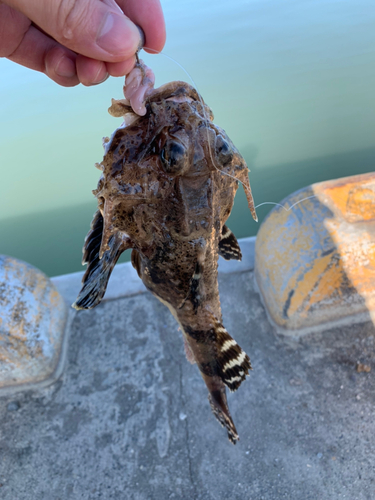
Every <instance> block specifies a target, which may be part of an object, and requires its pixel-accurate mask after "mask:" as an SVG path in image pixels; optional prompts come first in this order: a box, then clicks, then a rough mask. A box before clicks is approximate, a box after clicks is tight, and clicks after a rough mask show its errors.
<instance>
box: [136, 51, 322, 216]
mask: <svg viewBox="0 0 375 500" xmlns="http://www.w3.org/2000/svg"><path fill="white" fill-rule="evenodd" d="M142 48H143V49H147V50H149V51H150V52H152V53H153V54H156V55H162V56H164V57H166V58H167V59H169V60H170V61H172V62H174V63H175V64H176V65H177V66H178V67H179V68H180V69H182V71H183V72H184V73H185V74H186V76H187V77H188V78H189V79H190V81H191V83H192V85H193V87H194V88H195V90H196V91H197V92H198V97H199V101H200V103H201V106H202V110H203V114H204V118H205V120H206V122H207V124H210V123H211V122H210V120H209V118H208V116H207V111H206V105H205V104H204V102H203V99H202V96H201V94H200V92H199V89H198V86H197V84H196V83H195V81H194V79H193V77H192V76H191V75H190V73H189V72H188V71H187V69H185V68H184V67H183V66H182V64H180V63H179V62H178V61H176V59H174V58H173V57H171V56H169V55H168V54H166V53H165V52H157V51H156V50H154V49H151V48H149V47H142ZM137 61H138V62H139V59H138V53H137ZM206 132H207V143H208V150H209V152H210V157H211V161H212V164H213V166H214V167H215V169H216V170H217V171H218V172H219V173H220V174H222V175H226V176H228V177H230V178H232V179H234V180H235V181H237V182H239V183H240V184H242V186H243V188H244V190H245V191H246V189H247V187H246V186H245V184H244V183H243V182H242V181H241V180H240V179H238V178H237V177H235V176H234V175H231V174H228V172H223V171H222V170H221V169H219V168H218V167H217V166H216V164H215V160H214V157H213V154H212V149H211V143H210V138H209V135H208V129H206ZM248 171H249V172H250V170H249V168H248ZM311 198H316V195H312V196H307V197H306V198H303V199H302V200H299V201H297V202H296V203H293V205H292V206H290V207H289V208H286V207H285V206H284V205H282V204H281V203H276V202H274V201H264V202H263V203H259V205H256V206H255V207H254V208H255V209H257V208H259V207H262V206H263V205H275V206H278V207H281V208H283V209H284V210H285V211H286V212H289V210H292V208H294V207H295V206H296V205H298V204H299V203H302V202H303V201H306V200H310V199H311Z"/></svg>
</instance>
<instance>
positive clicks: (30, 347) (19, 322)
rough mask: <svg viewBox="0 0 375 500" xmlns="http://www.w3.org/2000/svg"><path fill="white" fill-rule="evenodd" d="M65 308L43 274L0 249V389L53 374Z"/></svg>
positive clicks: (62, 336)
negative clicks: (1, 251)
mask: <svg viewBox="0 0 375 500" xmlns="http://www.w3.org/2000/svg"><path fill="white" fill-rule="evenodd" d="M67 314H68V313H67V307H66V304H65V302H64V300H63V298H62V297H61V296H60V294H59V293H58V291H57V290H56V288H55V287H54V285H53V284H52V282H51V280H50V279H49V278H48V277H47V276H46V275H45V274H43V273H42V272H41V271H39V270H38V269H36V268H35V267H33V266H31V265H30V264H27V263H25V262H22V261H20V260H17V259H15V258H12V257H7V256H4V255H0V394H1V391H2V390H3V389H6V388H8V389H11V388H12V387H13V388H17V387H21V386H24V385H25V384H28V385H30V384H31V385H32V384H36V383H40V382H42V381H47V380H48V379H50V378H53V376H54V374H56V370H57V369H58V366H59V362H60V359H61V352H62V346H63V340H64V333H65V325H66V320H67Z"/></svg>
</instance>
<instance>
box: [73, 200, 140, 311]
mask: <svg viewBox="0 0 375 500" xmlns="http://www.w3.org/2000/svg"><path fill="white" fill-rule="evenodd" d="M102 233H103V217H102V215H101V213H100V211H99V210H98V211H97V212H96V214H95V215H94V219H93V221H92V224H91V230H90V231H89V233H88V235H87V237H86V239H85V244H84V248H83V259H82V262H83V264H87V269H86V272H85V274H84V276H83V278H82V284H83V286H82V289H81V291H80V293H79V294H78V297H77V300H76V301H75V303H74V304H73V307H74V308H75V309H91V308H93V307H95V306H97V305H98V304H99V303H100V302H101V300H102V298H103V296H104V293H105V291H106V288H107V285H108V280H109V277H110V275H111V272H112V270H113V268H114V266H115V264H116V262H117V261H118V259H119V257H120V255H121V254H122V252H123V251H124V250H126V249H127V248H130V247H131V243H130V240H129V238H127V237H126V236H124V235H122V234H121V233H116V234H114V235H112V236H111V238H110V239H109V241H108V245H107V250H106V251H105V252H104V253H103V256H102V258H101V259H100V257H99V252H100V245H101V241H102Z"/></svg>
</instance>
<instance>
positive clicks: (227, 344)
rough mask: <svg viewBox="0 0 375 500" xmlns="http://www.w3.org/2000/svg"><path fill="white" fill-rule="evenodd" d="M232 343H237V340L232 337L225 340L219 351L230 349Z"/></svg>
mask: <svg viewBox="0 0 375 500" xmlns="http://www.w3.org/2000/svg"><path fill="white" fill-rule="evenodd" d="M233 345H237V342H236V341H235V340H233V339H230V340H226V341H225V342H224V344H223V345H222V347H221V352H225V351H227V350H228V349H230V348H231V347H232V346H233Z"/></svg>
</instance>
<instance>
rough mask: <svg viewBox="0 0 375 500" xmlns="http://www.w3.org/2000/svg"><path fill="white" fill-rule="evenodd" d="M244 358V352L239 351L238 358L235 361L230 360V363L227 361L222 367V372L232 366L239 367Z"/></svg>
mask: <svg viewBox="0 0 375 500" xmlns="http://www.w3.org/2000/svg"><path fill="white" fill-rule="evenodd" d="M245 358H246V352H245V351H241V352H240V354H239V356H238V357H237V358H236V359H231V360H230V361H228V363H226V364H225V365H224V368H223V371H225V372H226V371H227V370H229V369H230V368H232V367H233V366H241V365H242V363H243V362H244V360H245Z"/></svg>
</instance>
